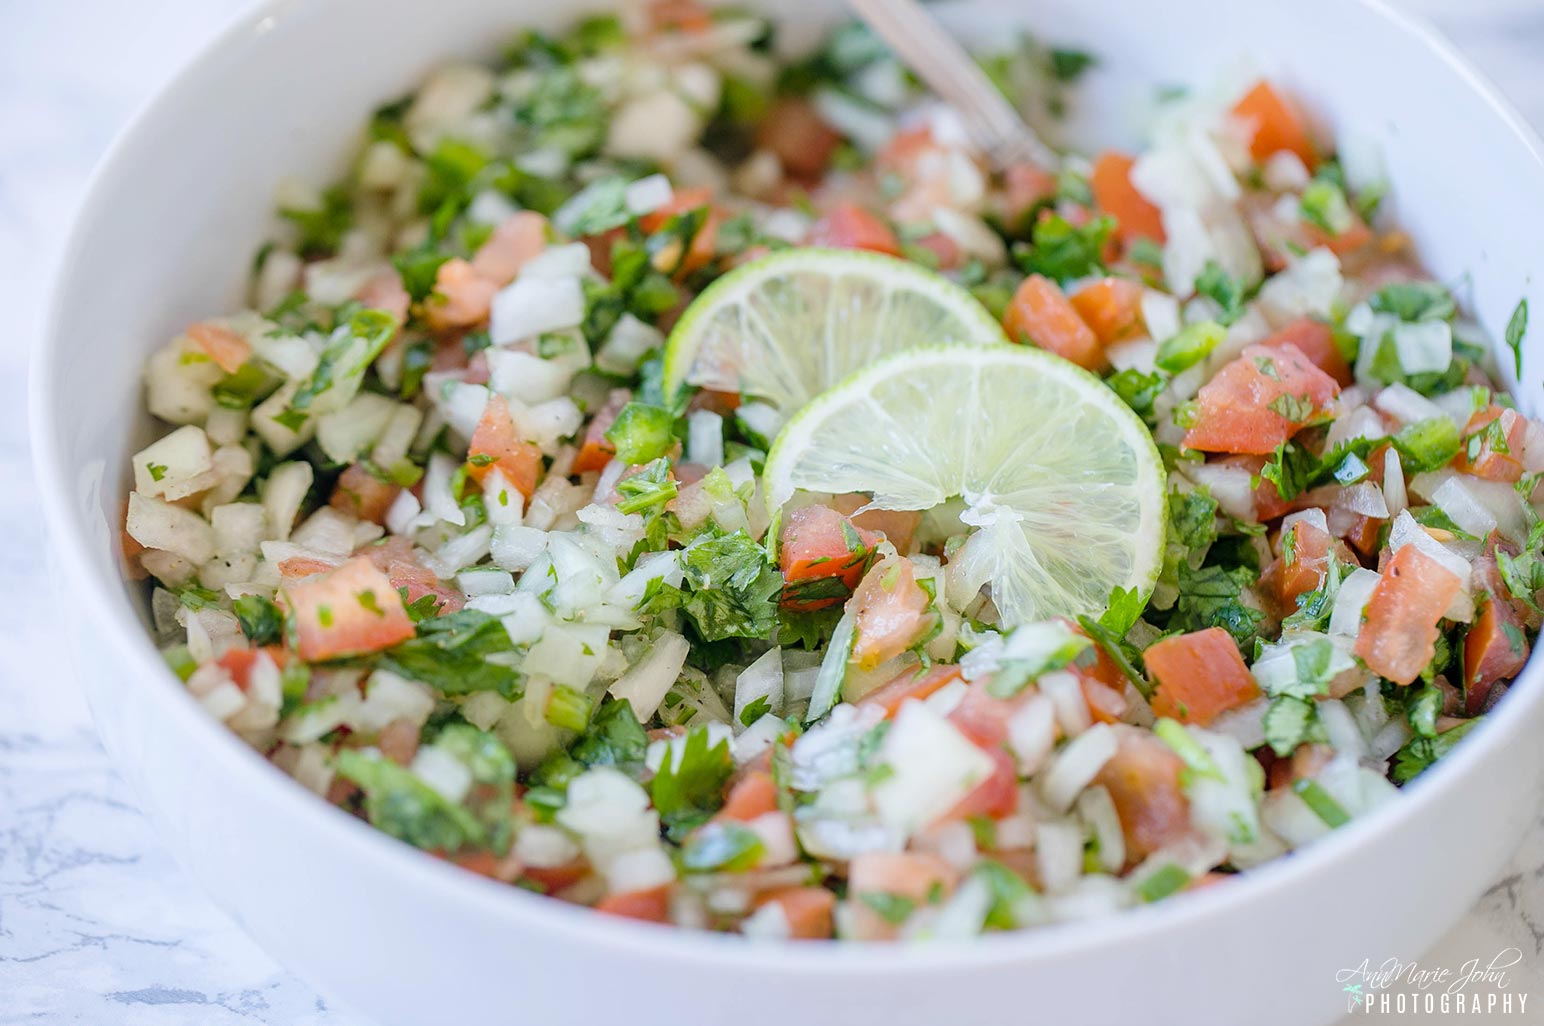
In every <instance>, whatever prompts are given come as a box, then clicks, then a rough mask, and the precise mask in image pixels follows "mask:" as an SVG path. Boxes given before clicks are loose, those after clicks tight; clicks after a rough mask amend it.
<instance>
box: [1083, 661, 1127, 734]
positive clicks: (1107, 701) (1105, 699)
mask: <svg viewBox="0 0 1544 1026" xmlns="http://www.w3.org/2000/svg"><path fill="white" fill-rule="evenodd" d="M1078 687H1080V688H1081V689H1082V691H1083V701H1085V702H1087V703H1088V714H1089V715H1090V716H1092V717H1093V718H1094V719H1095V720H1096V721H1097V722H1099V723H1119V722H1120V718H1121V716H1123V715H1124V714H1125V712H1126V696H1125V695H1124V694H1123V693H1122V692H1121V691H1119V690H1117V689H1115V688H1113V687H1111V686H1110V685H1108V684H1106V683H1104V682H1103V681H1099V680H1095V679H1094V678H1093V677H1091V676H1089V675H1087V674H1084V673H1079V674H1078Z"/></svg>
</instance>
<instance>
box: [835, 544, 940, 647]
mask: <svg viewBox="0 0 1544 1026" xmlns="http://www.w3.org/2000/svg"><path fill="white" fill-rule="evenodd" d="M930 603H931V600H930V599H929V598H928V594H927V592H925V591H923V590H922V586H921V585H919V584H918V583H917V578H916V574H915V573H914V571H913V570H912V562H911V560H909V559H907V558H905V557H904V556H897V557H892V558H890V559H887V560H884V561H882V562H880V563H877V564H875V565H874V567H873V568H872V569H870V570H869V572H868V573H866V574H865V575H864V576H863V580H862V581H861V582H860V583H859V584H858V587H857V590H856V591H854V592H853V596H852V605H851V606H850V607H849V608H850V609H851V610H852V613H853V637H854V641H853V645H852V658H853V661H854V662H856V663H857V664H858V665H859V666H860V667H861V668H863V669H865V670H870V669H873V668H874V667H876V666H878V665H879V664H880V663H883V662H885V661H887V660H890V659H894V658H895V657H896V656H898V655H900V654H901V653H902V652H905V651H906V650H907V649H908V648H910V647H911V646H912V645H914V644H916V643H917V641H918V639H920V638H921V637H922V635H923V634H924V633H925V632H926V629H927V626H928V624H929V623H930V622H931V621H932V618H933V615H934V614H932V613H931V612H929V610H928V606H929V604H930Z"/></svg>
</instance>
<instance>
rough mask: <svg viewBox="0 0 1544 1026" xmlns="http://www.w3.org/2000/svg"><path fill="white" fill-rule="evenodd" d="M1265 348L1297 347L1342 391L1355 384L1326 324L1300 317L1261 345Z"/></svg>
mask: <svg viewBox="0 0 1544 1026" xmlns="http://www.w3.org/2000/svg"><path fill="white" fill-rule="evenodd" d="M1260 344H1261V345H1263V346H1284V345H1287V346H1295V347H1296V348H1297V351H1298V352H1300V353H1302V354H1303V355H1304V356H1306V357H1308V359H1309V362H1311V363H1312V364H1313V365H1314V366H1315V367H1318V368H1319V369H1320V370H1322V371H1323V372H1324V373H1326V374H1328V375H1329V376H1330V377H1332V378H1334V379H1335V383H1336V384H1337V385H1340V386H1341V387H1342V388H1344V387H1346V386H1347V385H1349V384H1351V382H1352V381H1353V380H1354V379H1353V377H1352V374H1351V365H1350V364H1349V363H1347V362H1346V358H1345V357H1344V356H1342V355H1341V352H1340V347H1339V346H1337V345H1335V332H1334V329H1332V328H1331V327H1330V326H1329V325H1328V324H1325V323H1324V322H1323V321H1320V320H1315V319H1314V318H1312V317H1300V318H1298V319H1297V320H1295V321H1291V322H1289V323H1287V324H1284V325H1282V327H1281V328H1280V329H1278V330H1277V331H1276V332H1275V333H1274V334H1272V335H1271V336H1270V337H1269V338H1267V339H1265V341H1263V342H1261V343H1260Z"/></svg>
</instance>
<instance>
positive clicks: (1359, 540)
mask: <svg viewBox="0 0 1544 1026" xmlns="http://www.w3.org/2000/svg"><path fill="white" fill-rule="evenodd" d="M1387 523H1388V521H1387V520H1383V519H1380V518H1375V517H1367V516H1363V515H1361V514H1360V513H1357V514H1354V515H1353V516H1352V519H1351V529H1350V530H1349V531H1347V532H1346V543H1347V544H1348V545H1350V546H1351V547H1352V548H1353V549H1355V550H1356V552H1357V554H1358V555H1360V556H1361V557H1362V558H1363V559H1371V558H1373V557H1374V556H1376V555H1377V554H1378V550H1379V549H1381V548H1382V547H1383V545H1382V538H1383V528H1384V526H1385V525H1386V524H1387Z"/></svg>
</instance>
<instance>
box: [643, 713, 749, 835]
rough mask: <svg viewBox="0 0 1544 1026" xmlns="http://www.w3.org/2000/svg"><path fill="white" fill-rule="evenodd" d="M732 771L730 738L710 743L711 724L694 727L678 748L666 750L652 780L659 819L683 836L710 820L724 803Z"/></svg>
mask: <svg viewBox="0 0 1544 1026" xmlns="http://www.w3.org/2000/svg"><path fill="white" fill-rule="evenodd" d="M733 773H734V758H733V756H731V755H730V754H729V740H728V739H727V738H725V739H723V740H721V741H719V743H718V744H716V745H711V746H710V745H709V744H708V728H706V727H693V728H692V730H691V731H690V732H689V733H688V734H687V735H686V739H685V740H684V741H682V742H681V743H680V746H679V749H677V748H676V747H675V746H672V747H671V748H670V749H668V750H667V752H666V755H665V761H664V763H662V764H661V765H660V768H659V772H658V773H656V774H655V775H654V780H653V781H652V782H651V783H650V784H649V797H650V798H651V799H652V800H653V802H654V808H655V809H657V810H658V811H659V817H660V822H661V823H663V824H664V825H665V827H666V828H667V829H668V830H669V831H670V832H671V835H672V836H681V835H682V834H684V833H685V832H686V831H688V830H690V829H691V828H692V827H695V826H697V825H699V824H701V823H702V822H704V821H705V820H707V819H708V817H710V816H712V815H713V813H715V812H717V811H718V810H719V808H720V807H721V806H722V805H723V804H724V785H725V784H726V783H728V781H729V777H730V776H731V775H732V774H733Z"/></svg>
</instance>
